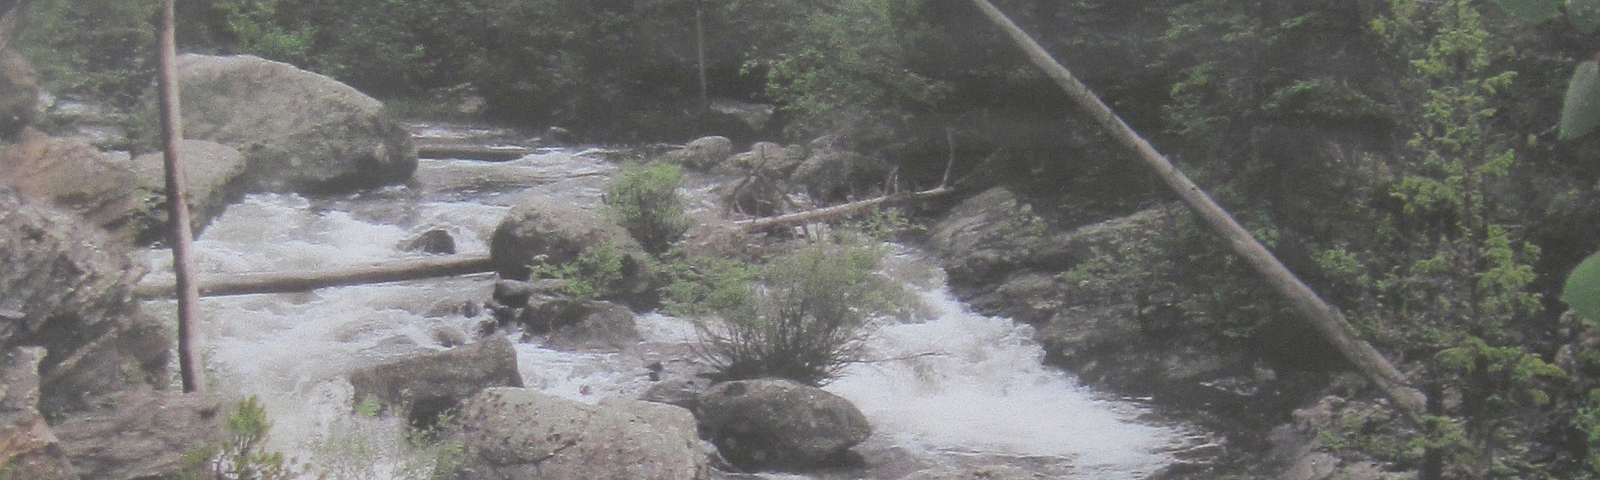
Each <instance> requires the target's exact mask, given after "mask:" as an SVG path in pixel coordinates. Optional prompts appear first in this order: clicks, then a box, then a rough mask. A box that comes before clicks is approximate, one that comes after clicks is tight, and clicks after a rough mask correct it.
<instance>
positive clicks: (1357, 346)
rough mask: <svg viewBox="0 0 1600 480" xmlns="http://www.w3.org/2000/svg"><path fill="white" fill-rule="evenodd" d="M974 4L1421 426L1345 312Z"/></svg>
mask: <svg viewBox="0 0 1600 480" xmlns="http://www.w3.org/2000/svg"><path fill="white" fill-rule="evenodd" d="M972 3H973V4H974V5H976V6H977V7H978V9H980V10H982V11H983V13H984V15H986V16H988V17H989V20H991V21H993V22H994V24H995V25H996V26H999V27H1000V29H1001V30H1004V31H1005V32H1006V33H1007V34H1008V35H1010V36H1011V38H1012V40H1014V41H1016V43H1017V45H1018V46H1019V47H1021V48H1022V50H1023V51H1024V52H1026V53H1027V55H1028V58H1029V59H1030V60H1032V61H1033V63H1034V65H1036V66H1038V67H1039V68H1040V69H1041V70H1044V72H1045V73H1046V74H1047V75H1049V76H1050V78H1051V79H1053V80H1055V82H1056V84H1058V85H1060V86H1061V89H1062V90H1064V91H1066V92H1067V94H1068V95H1069V96H1071V97H1072V99H1073V100H1074V101H1076V102H1077V103H1078V105H1079V106H1081V107H1083V108H1084V109H1086V110H1088V111H1089V115H1090V116H1093V117H1094V118H1095V120H1097V121H1099V122H1100V124H1101V125H1102V126H1104V127H1105V128H1106V129H1107V130H1110V131H1111V133H1112V135H1114V136H1116V137H1117V139H1118V140H1119V141H1121V142H1122V143H1123V145H1126V146H1127V147H1128V148H1130V149H1133V150H1134V151H1135V152H1138V154H1139V157H1140V158H1142V159H1143V160H1144V161H1145V163H1146V164H1148V165H1149V166H1150V167H1151V168H1152V169H1154V170H1155V171H1156V173H1158V174H1160V176H1161V179H1162V180H1163V181H1165V182H1166V183H1167V186H1169V187H1171V188H1172V189H1173V190H1174V191H1176V192H1177V194H1178V196H1179V197H1182V198H1183V200H1184V202H1185V203H1188V205H1189V207H1190V208H1191V209H1193V210H1194V211H1195V212H1196V213H1198V214H1199V215H1200V216H1201V217H1202V218H1204V219H1205V220H1206V222H1207V223H1209V224H1210V225H1211V227H1212V228H1213V229H1215V230H1216V231H1217V233H1218V234H1219V235H1221V236H1223V237H1224V238H1226V239H1227V240H1228V243H1229V245H1230V246H1232V247H1233V251H1234V253H1236V254H1238V255H1239V256H1241V257H1244V259H1245V260H1246V261H1248V262H1249V263H1250V265H1251V266H1252V267H1254V268H1255V270H1256V272H1257V273H1259V274H1261V276H1262V277H1265V278H1266V279H1267V281H1268V283H1270V284H1271V285H1272V286H1273V287H1274V288H1275V289H1277V290H1278V293H1279V294H1281V295H1283V296H1284V297H1285V298H1287V299H1288V300H1289V302H1290V303H1291V304H1293V305H1294V307H1295V309H1296V310H1299V312H1300V314H1301V315H1304V316H1305V318H1306V319H1307V320H1309V321H1310V322H1311V323H1312V325H1313V326H1315V327H1316V328H1317V330H1318V331H1320V332H1321V333H1322V336H1323V337H1325V338H1326V339H1327V340H1328V342H1329V343H1332V344H1333V346H1334V347H1336V348H1338V350H1339V352H1340V353H1342V354H1343V355H1344V357H1345V358H1346V359H1348V360H1349V361H1350V363H1351V364H1353V365H1355V367H1356V369H1357V370H1359V371H1360V372H1361V373H1362V374H1363V375H1365V376H1366V377H1367V378H1368V379H1370V380H1372V382H1373V383H1375V384H1377V386H1378V388H1379V389H1381V390H1383V393H1384V395H1386V396H1388V397H1389V399H1390V400H1392V401H1393V402H1394V404H1395V405H1396V406H1397V407H1399V408H1400V410H1401V412H1403V413H1404V414H1405V415H1406V416H1407V417H1408V418H1410V419H1411V420H1412V421H1414V422H1418V423H1419V424H1420V422H1421V420H1422V414H1423V412H1424V411H1425V410H1426V404H1427V397H1426V396H1425V395H1423V393H1422V391H1420V390H1418V389H1417V388H1416V387H1414V386H1412V385H1411V384H1410V383H1409V382H1408V381H1407V380H1406V378H1405V375H1403V374H1401V373H1400V371H1399V370H1397V369H1395V367H1394V365H1392V364H1390V363H1389V360H1388V359H1386V358H1384V357H1383V355H1382V354H1380V353H1378V351H1377V349H1374V348H1372V345H1371V344H1369V343H1367V342H1365V341H1362V340H1361V339H1360V338H1359V337H1358V336H1357V335H1356V334H1355V333H1354V332H1355V330H1354V328H1353V327H1351V326H1350V322H1349V321H1347V320H1346V319H1345V317H1344V315H1343V314H1341V313H1339V311H1338V310H1337V309H1335V308H1333V306H1332V305H1328V303H1327V302H1324V301H1323V300H1322V298H1321V297H1318V296H1317V294H1316V292H1314V291H1312V290H1311V288H1310V287H1307V286H1306V284H1305V283H1304V282H1301V281H1300V279H1299V278H1297V277H1295V275H1294V273H1292V272H1290V271H1289V269H1288V268H1287V267H1284V266H1283V263H1282V262H1279V261H1278V259H1277V258H1276V257H1274V256H1273V255H1272V252H1269V251H1268V250H1267V248H1266V247H1265V246H1262V245H1261V242H1259V241H1257V240H1256V238H1255V237H1254V236H1253V235H1251V234H1250V232H1249V231H1248V230H1245V229H1244V227H1242V226H1240V225H1239V222H1238V221H1236V220H1234V218H1233V216H1231V215H1229V214H1228V212H1227V211H1226V210H1224V209H1223V208H1222V206H1220V205H1218V204H1217V203H1216V201H1214V200H1212V199H1211V196H1210V195H1207V194H1206V192H1205V191H1203V190H1201V189H1200V187H1199V186H1196V185H1195V184H1194V182H1193V181H1191V180H1189V177H1188V176H1186V175H1184V174H1183V172H1181V171H1179V170H1178V169H1177V168H1176V167H1174V166H1173V165H1172V162H1170V161H1168V160H1167V158H1166V157H1165V156H1163V155H1162V154H1161V153H1160V152H1157V151H1156V149H1155V147H1153V146H1151V145H1150V142H1148V141H1145V139H1144V138H1143V137H1141V136H1139V134H1138V132H1135V131H1134V130H1133V128H1131V127H1129V126H1128V124H1127V123H1126V122H1124V121H1122V119H1121V118H1120V117H1118V116H1117V114H1116V112H1113V111H1112V110H1111V108H1110V107H1107V106H1106V104H1105V102H1102V101H1101V100H1100V98H1099V97H1098V96H1096V95H1095V94H1094V92H1092V91H1090V90H1089V87H1087V86H1085V85H1084V84H1083V82H1080V81H1078V79H1077V78H1075V77H1073V75H1072V73H1071V72H1069V71H1068V70H1067V69H1066V67H1063V66H1061V64H1060V63H1058V62H1056V61H1055V59H1054V58H1052V57H1051V56H1050V54H1049V53H1048V52H1046V51H1045V50H1044V48H1042V47H1040V46H1039V44H1038V42H1035V41H1034V40H1033V38H1032V37H1030V36H1028V34H1027V32H1024V31H1022V29H1021V28H1018V27H1017V25H1016V24H1015V23H1013V22H1012V21H1011V19H1009V18H1007V17H1006V15H1005V14H1004V13H1002V12H1001V11H1000V10H999V9H998V8H995V6H994V4H991V3H989V1H988V0H972Z"/></svg>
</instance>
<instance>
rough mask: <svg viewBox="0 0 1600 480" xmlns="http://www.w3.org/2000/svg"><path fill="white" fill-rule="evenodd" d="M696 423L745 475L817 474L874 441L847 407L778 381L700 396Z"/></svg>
mask: <svg viewBox="0 0 1600 480" xmlns="http://www.w3.org/2000/svg"><path fill="white" fill-rule="evenodd" d="M695 417H696V418H698V419H699V421H700V430H701V431H702V432H703V433H704V434H705V435H706V436H707V437H709V438H710V439H711V442H712V443H714V444H716V446H717V449H718V451H719V452H721V453H722V455H723V457H725V458H727V459H728V460H729V461H730V462H733V464H734V465H736V466H738V467H740V468H746V469H767V468H777V469H791V470H793V469H808V468H815V467H818V466H821V465H825V464H827V463H829V462H831V461H834V460H836V459H837V458H839V457H840V455H842V454H844V453H845V452H846V451H848V450H849V449H850V447H853V446H855V445H856V444H859V443H861V442H864V441H866V440H867V437H870V436H872V426H871V425H869V424H868V423H867V417H866V416H865V415H862V413H861V411H860V410H858V409H856V407H855V405H852V404H851V403H850V401H848V400H845V399H844V398H841V397H839V396H837V395H834V394H832V393H828V392H827V391H824V390H822V389H820V388H816V387H809V386H805V385H801V384H799V383H795V382H793V381H790V380H782V379H759V380H741V381H735V382H724V383H721V384H718V385H716V386H714V387H712V388H711V389H710V390H708V391H706V392H704V393H702V394H700V397H699V399H698V400H697V401H696V402H695Z"/></svg>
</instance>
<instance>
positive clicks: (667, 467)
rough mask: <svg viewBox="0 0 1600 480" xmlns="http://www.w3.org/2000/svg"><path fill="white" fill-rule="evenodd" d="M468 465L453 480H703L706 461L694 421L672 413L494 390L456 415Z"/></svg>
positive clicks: (645, 405)
mask: <svg viewBox="0 0 1600 480" xmlns="http://www.w3.org/2000/svg"><path fill="white" fill-rule="evenodd" d="M456 418H457V420H456V422H457V424H456V426H457V428H458V430H457V432H458V435H460V440H461V442H462V446H463V447H464V449H465V453H466V455H465V458H464V459H463V461H462V463H461V465H460V467H458V468H457V469H456V471H455V472H454V474H453V476H452V477H451V478H455V479H460V480H467V479H486V478H496V479H499V478H506V479H510V478H538V479H544V480H588V479H599V478H618V479H622V478H626V479H630V480H700V479H705V478H708V476H709V474H710V469H709V468H708V467H707V458H706V457H707V456H706V454H705V452H703V451H702V450H701V448H700V442H699V439H698V438H697V437H696V436H695V424H694V417H693V415H691V414H690V413H689V411H688V410H684V409H682V408H679V407H674V406H671V405H663V404H659V403H649V402H641V401H637V400H623V399H618V398H607V399H604V400H601V401H600V403H599V404H598V405H587V404H584V403H580V402H576V401H573V400H567V399H564V398H559V397H554V396H550V395H546V394H543V393H540V392H537V391H533V390H527V389H518V388H491V389H488V390H484V391H483V392H482V393H479V394H478V395H477V396H475V397H473V398H471V399H469V400H467V402H466V403H465V404H463V405H462V407H461V410H460V411H459V414H458V415H457V417H456Z"/></svg>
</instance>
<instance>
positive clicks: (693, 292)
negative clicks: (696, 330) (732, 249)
mask: <svg viewBox="0 0 1600 480" xmlns="http://www.w3.org/2000/svg"><path fill="white" fill-rule="evenodd" d="M664 269H665V270H666V274H667V277H668V279H669V282H668V283H667V286H665V287H662V289H661V290H662V292H661V293H662V299H661V303H662V309H663V310H664V311H666V312H667V313H669V314H672V315H677V316H682V317H696V316H702V315H711V314H715V313H717V312H725V311H732V310H734V309H737V308H741V307H742V306H743V305H745V304H746V303H749V300H750V295H751V293H753V291H752V287H753V286H754V282H755V279H756V274H757V270H756V266H755V265H752V264H750V263H749V262H746V261H743V260H740V259H736V258H723V257H716V256H709V255H695V256H690V257H687V258H674V259H673V260H672V261H669V262H665V265H664Z"/></svg>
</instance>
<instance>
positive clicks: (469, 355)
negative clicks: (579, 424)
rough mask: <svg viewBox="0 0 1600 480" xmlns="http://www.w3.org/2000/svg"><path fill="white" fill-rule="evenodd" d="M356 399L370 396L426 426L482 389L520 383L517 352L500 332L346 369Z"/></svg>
mask: <svg viewBox="0 0 1600 480" xmlns="http://www.w3.org/2000/svg"><path fill="white" fill-rule="evenodd" d="M350 384H351V385H352V386H354V387H355V398H356V400H357V401H362V400H363V399H365V398H367V397H368V396H369V395H370V396H372V397H374V398H376V399H377V400H378V401H379V402H380V403H382V404H383V405H387V406H390V407H399V408H400V409H402V410H404V411H405V412H406V415H407V416H408V417H409V418H410V420H411V421H412V423H413V424H416V425H427V424H431V422H433V421H434V420H435V419H437V418H438V416H439V414H440V413H443V412H445V411H447V410H449V409H451V408H455V407H456V406H457V405H460V404H461V402H462V401H464V400H466V399H467V398H470V397H472V396H473V395H476V394H477V393H478V392H480V391H482V390H483V389H485V388H491V387H521V386H522V375H521V374H520V373H518V371H517V352H516V350H515V349H514V348H512V346H511V341H510V340H507V339H506V337H504V336H500V335H491V336H489V337H488V338H485V339H483V340H480V341H478V343H473V344H469V345H466V346H462V347H456V348H453V349H450V350H445V351H443V352H437V353H430V354H427V355H421V356H416V357H411V358H406V359H402V360H399V361H396V362H391V363H385V364H382V365H375V366H371V367H366V368H362V369H360V370H357V371H354V372H351V373H350Z"/></svg>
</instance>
